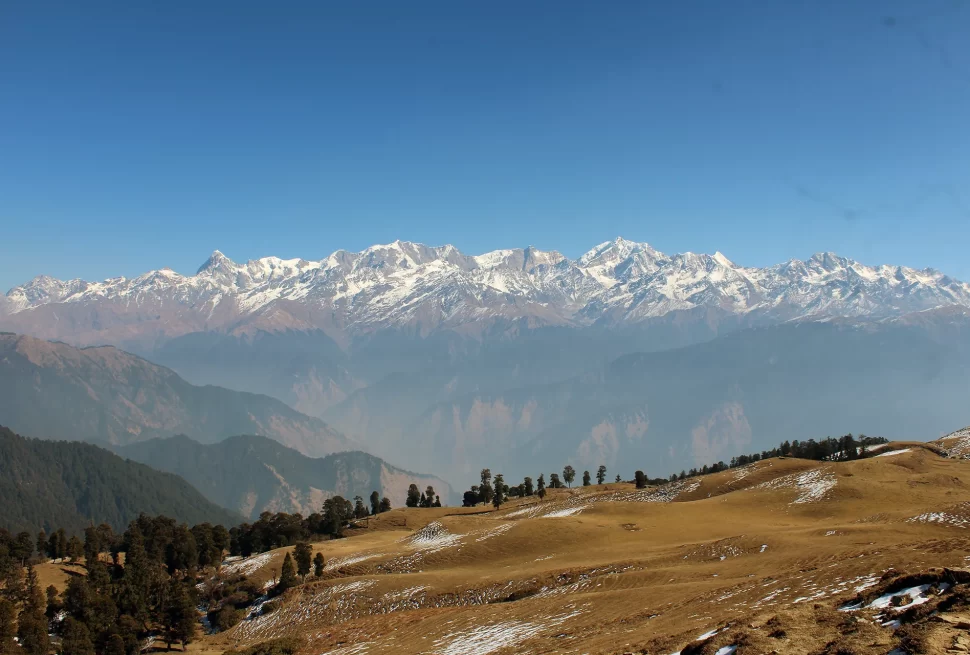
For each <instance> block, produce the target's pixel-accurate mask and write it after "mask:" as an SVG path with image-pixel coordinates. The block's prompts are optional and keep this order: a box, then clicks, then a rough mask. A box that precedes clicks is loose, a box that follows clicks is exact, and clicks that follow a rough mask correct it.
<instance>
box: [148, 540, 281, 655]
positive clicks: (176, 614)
mask: <svg viewBox="0 0 970 655" xmlns="http://www.w3.org/2000/svg"><path fill="white" fill-rule="evenodd" d="M289 555H290V554H289V553H287V554H286V556H287V557H289ZM284 566H285V562H284ZM292 567H293V562H292V561H290V569H291V573H292ZM294 577H295V576H294ZM194 591H195V588H194V587H190V586H188V585H186V584H183V583H182V582H181V581H179V580H178V579H176V578H172V580H171V581H170V582H169V590H168V599H167V600H168V602H167V604H166V607H165V619H164V625H165V640H166V642H167V643H168V645H169V648H171V647H172V644H173V643H179V644H181V645H182V650H183V651H184V650H185V647H186V646H187V645H188V644H190V643H192V641H193V640H194V639H195V636H196V633H197V632H198V615H197V612H196V609H195V602H194V599H193V598H192V592H194Z"/></svg>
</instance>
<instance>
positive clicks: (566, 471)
mask: <svg viewBox="0 0 970 655" xmlns="http://www.w3.org/2000/svg"><path fill="white" fill-rule="evenodd" d="M562 479H563V481H564V482H565V483H566V484H567V485H569V486H570V487H571V486H573V480H575V479H576V469H574V468H573V467H572V466H570V465H569V464H567V465H566V466H565V468H563V470H562Z"/></svg>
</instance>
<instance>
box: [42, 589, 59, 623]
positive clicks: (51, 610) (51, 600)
mask: <svg viewBox="0 0 970 655" xmlns="http://www.w3.org/2000/svg"><path fill="white" fill-rule="evenodd" d="M60 611H61V598H60V593H59V592H58V591H57V587H55V586H54V585H50V586H48V587H47V609H46V610H44V616H46V617H47V618H48V619H53V618H54V617H55V616H57V613H58V612H60Z"/></svg>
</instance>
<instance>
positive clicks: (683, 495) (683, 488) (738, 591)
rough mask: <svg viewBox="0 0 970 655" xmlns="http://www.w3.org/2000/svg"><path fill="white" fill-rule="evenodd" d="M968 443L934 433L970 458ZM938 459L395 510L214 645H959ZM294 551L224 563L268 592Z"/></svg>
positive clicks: (961, 600) (437, 649) (580, 649)
mask: <svg viewBox="0 0 970 655" xmlns="http://www.w3.org/2000/svg"><path fill="white" fill-rule="evenodd" d="M967 441H970V437H968V436H967V433H966V431H964V433H963V434H962V436H961V435H956V436H954V437H952V438H950V439H945V440H943V441H942V442H941V443H945V444H949V446H950V447H951V448H954V449H960V450H961V452H962V451H963V449H965V448H966V446H967V444H966V442H967ZM940 452H941V451H940V450H939V448H938V447H925V446H923V445H922V444H919V443H913V442H909V443H894V444H890V445H887V446H884V447H881V448H880V452H879V453H878V454H876V455H875V456H873V457H870V458H868V459H860V460H854V461H847V462H817V461H809V460H802V459H794V458H774V459H769V460H763V461H760V462H757V463H754V464H751V465H748V466H744V467H740V468H736V469H731V470H728V471H723V472H720V473H715V474H711V475H706V476H702V477H699V478H693V479H688V480H684V481H681V482H677V483H669V484H665V485H662V486H658V487H648V488H646V489H640V490H638V489H635V488H634V486H633V485H632V484H630V483H610V484H605V485H593V486H589V487H578V488H573V489H556V490H550V492H549V494H548V495H547V497H546V498H545V499H544V500H539V499H538V498H535V497H527V498H524V499H512V500H510V501H509V502H508V503H506V504H505V505H503V506H502V508H501V509H499V510H494V509H492V508H490V507H489V508H483V507H474V508H466V509H457V510H456V509H453V508H452V509H441V510H436V509H430V510H428V509H396V510H393V511H392V512H390V513H387V514H381V515H380V516H379V517H378V518H377V520H371V521H370V522H369V523H368V525H367V526H366V527H364V526H361V527H359V528H354V529H351V530H349V531H348V533H347V534H348V535H349V538H348V539H341V540H335V541H325V542H322V543H317V544H314V546H313V547H314V550H315V551H318V552H321V553H323V555H324V557H325V559H326V562H327V564H326V567H325V570H324V571H323V575H322V576H320V577H318V578H313V579H312V580H309V581H308V582H307V583H306V584H304V585H301V586H300V587H298V588H296V589H293V590H291V591H289V592H287V593H286V594H284V595H283V596H282V597H281V598H279V599H278V600H277V602H276V604H275V609H274V611H273V612H271V613H263V612H260V611H258V610H256V611H251V612H250V613H249V614H248V615H247V617H246V619H245V620H243V621H241V622H240V623H239V624H238V625H236V626H234V627H232V628H231V629H229V630H227V631H226V632H224V633H221V634H215V635H209V636H207V637H205V639H204V643H203V644H202V645H201V647H202V648H205V649H206V650H210V651H218V650H221V649H224V648H227V647H230V646H231V647H234V648H244V647H246V646H251V645H254V644H258V643H261V642H265V641H267V640H271V639H276V638H282V637H296V638H298V639H299V640H300V642H298V643H299V644H301V645H300V647H299V649H298V653H299V655H303V654H310V653H316V654H321V653H322V654H323V655H349V654H353V655H374V654H377V653H385V652H394V653H401V654H402V655H419V654H421V653H435V654H441V655H473V654H475V655H482V654H486V653H487V654H494V655H506V654H511V653H523V654H525V653H578V654H579V653H589V654H591V655H592V654H596V655H617V654H620V653H651V654H653V653H659V654H661V655H666V654H669V653H683V654H685V655H762V654H764V653H784V654H785V655H836V654H855V655H886V654H887V653H894V654H898V653H911V654H916V653H944V652H966V651H965V650H963V649H962V648H959V646H962V645H964V644H966V641H967V640H966V627H965V626H966V624H967V622H968V617H970V591H968V589H970V586H968V583H970V570H968V569H967V568H965V562H966V561H967V559H968V558H970V542H968V541H967V539H966V535H965V533H966V530H967V526H970V492H968V488H970V462H968V461H966V460H965V459H960V458H958V457H957V458H946V457H941V456H940ZM510 482H513V480H510ZM290 551H291V548H281V549H278V550H275V551H271V552H269V553H263V554H260V555H254V556H253V557H251V558H248V559H243V560H239V561H233V562H231V563H229V564H228V565H227V571H233V572H235V571H245V572H246V574H247V575H248V576H249V577H250V579H251V580H253V581H254V582H255V583H256V584H257V585H261V584H263V583H265V582H268V581H270V580H271V579H272V578H273V577H274V576H275V575H276V573H275V572H276V571H278V570H279V568H280V565H281V561H282V559H283V557H284V556H285V554H286V553H288V552H290ZM321 626H326V629H321Z"/></svg>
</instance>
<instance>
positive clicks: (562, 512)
mask: <svg viewBox="0 0 970 655" xmlns="http://www.w3.org/2000/svg"><path fill="white" fill-rule="evenodd" d="M587 507H589V505H581V506H579V507H566V508H564V509H558V510H555V511H552V512H549V513H548V514H543V515H542V516H541V517H539V518H543V519H555V518H562V517H565V516H573V515H575V514H579V513H580V512H582V511H583V510H584V509H586V508H587Z"/></svg>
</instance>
